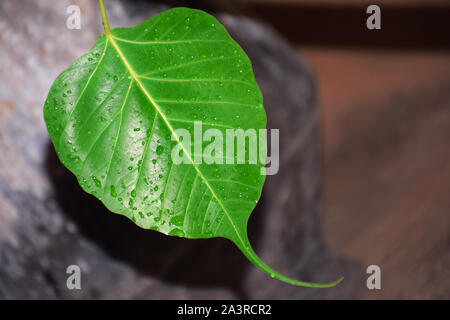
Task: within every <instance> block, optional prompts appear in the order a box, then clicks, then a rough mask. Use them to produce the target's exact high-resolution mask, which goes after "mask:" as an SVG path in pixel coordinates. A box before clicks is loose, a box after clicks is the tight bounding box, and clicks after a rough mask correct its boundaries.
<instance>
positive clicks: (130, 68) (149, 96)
mask: <svg viewBox="0 0 450 320" xmlns="http://www.w3.org/2000/svg"><path fill="white" fill-rule="evenodd" d="M106 36H107V38H108V40H109V41H110V42H111V43H112V45H113V46H114V49H115V50H116V51H117V54H118V55H119V57H120V59H121V60H122V62H123V64H124V65H125V67H126V68H127V70H128V72H129V73H130V75H131V77H132V78H133V80H134V81H136V83H137V84H138V86H139V87H140V88H141V90H142V92H143V93H144V94H145V96H146V97H147V99H148V100H149V101H150V103H151V104H152V105H153V107H154V108H155V110H156V111H157V112H158V113H159V115H160V116H161V118H162V119H163V121H164V123H165V124H166V125H167V127H168V128H169V130H170V132H171V133H172V134H173V136H174V138H175V140H176V141H177V143H178V144H179V145H180V147H181V149H182V150H183V152H184V153H185V154H186V156H187V158H188V159H189V161H190V162H191V164H192V166H193V167H194V169H195V170H196V171H197V174H198V175H199V176H200V177H201V178H202V180H203V182H204V183H205V185H206V186H207V187H208V189H209V191H210V192H211V194H212V195H213V197H214V198H215V199H216V200H217V202H218V203H219V205H220V207H221V208H222V210H223V212H224V213H225V215H226V216H227V218H228V220H229V221H230V224H231V226H232V227H233V229H234V231H235V232H236V235H237V237H238V239H239V241H240V242H241V243H242V245H243V247H244V248H247V245H246V244H245V241H244V240H243V239H242V238H241V235H240V234H239V232H238V230H237V228H236V225H235V224H234V222H233V220H232V219H231V216H230V214H229V213H228V211H227V210H226V208H225V207H224V205H223V203H222V201H220V199H219V198H218V197H217V195H216V193H215V192H214V190H213V189H212V188H211V185H210V184H209V183H208V180H207V179H206V178H205V176H204V175H203V173H202V172H201V171H200V169H199V168H198V167H197V166H196V165H195V163H194V161H193V160H192V158H191V155H190V154H189V152H188V151H187V150H186V149H185V148H184V146H183V144H182V143H181V141H180V139H179V138H178V136H177V134H176V133H175V130H174V129H173V128H172V126H171V124H170V122H169V120H168V119H167V118H166V116H165V114H164V113H163V112H162V111H161V109H160V108H159V106H158V104H157V103H156V102H155V100H154V99H153V98H152V96H151V95H150V94H149V93H148V91H147V89H146V88H145V87H144V85H143V84H142V82H141V81H140V79H139V76H138V75H137V74H136V72H134V70H133V68H132V67H131V65H130V63H129V62H128V60H127V59H126V58H125V56H124V54H123V53H122V50H120V48H119V46H118V45H117V43H116V41H115V39H114V36H113V35H112V34H111V33H110V32H106ZM205 214H206V213H205Z"/></svg>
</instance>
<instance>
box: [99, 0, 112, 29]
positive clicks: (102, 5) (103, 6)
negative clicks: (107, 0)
mask: <svg viewBox="0 0 450 320" xmlns="http://www.w3.org/2000/svg"><path fill="white" fill-rule="evenodd" d="M98 5H99V6H100V11H101V13H102V20H103V27H104V28H105V32H106V35H107V36H109V35H110V34H111V29H110V28H109V22H108V17H107V16H106V10H105V5H104V4H103V0H98Z"/></svg>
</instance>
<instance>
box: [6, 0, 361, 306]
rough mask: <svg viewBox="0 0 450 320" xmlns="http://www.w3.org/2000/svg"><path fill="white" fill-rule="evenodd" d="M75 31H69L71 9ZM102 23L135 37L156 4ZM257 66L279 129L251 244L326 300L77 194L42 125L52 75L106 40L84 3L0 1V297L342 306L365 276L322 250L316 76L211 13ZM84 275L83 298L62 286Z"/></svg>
mask: <svg viewBox="0 0 450 320" xmlns="http://www.w3.org/2000/svg"><path fill="white" fill-rule="evenodd" d="M73 3H75V4H78V5H80V7H81V10H82V29H81V30H68V29H67V28H66V27H65V19H66V17H67V15H66V13H65V10H66V8H67V6H68V5H69V4H73ZM107 3H108V8H107V9H108V14H109V17H110V23H111V25H112V26H113V27H114V26H132V25H135V24H137V23H138V22H139V21H142V20H144V19H146V18H148V17H150V16H151V15H152V14H155V13H156V12H159V11H161V10H163V9H165V6H163V5H155V4H152V5H150V4H145V3H140V2H121V1H108V2H107ZM219 18H220V20H221V21H222V22H223V23H224V24H225V25H226V26H227V28H228V29H229V30H230V32H231V34H232V35H233V37H234V38H235V39H236V40H237V41H238V42H239V43H240V44H241V45H242V46H243V48H244V49H245V50H246V52H247V53H248V54H249V56H250V59H251V60H252V62H253V65H254V69H255V74H256V78H257V81H258V83H259V84H260V87H261V89H262V91H263V94H264V97H265V107H266V110H267V114H268V119H269V128H281V131H280V153H281V164H280V172H279V174H278V175H275V176H270V177H268V179H267V182H266V185H265V187H264V192H263V196H262V199H261V201H260V203H259V205H258V207H257V208H256V209H255V211H254V213H253V214H252V218H251V220H250V223H249V228H250V230H249V234H250V239H251V242H252V243H253V246H254V247H255V250H256V251H257V252H258V253H259V254H260V256H261V257H262V258H263V260H264V261H266V262H267V263H268V264H269V265H270V266H272V267H274V268H275V269H276V270H278V271H280V272H281V273H285V274H287V275H290V276H293V277H295V278H298V279H302V280H308V281H327V282H328V281H332V280H335V279H336V277H338V276H340V275H345V276H346V280H345V281H344V282H343V283H342V284H341V285H340V286H338V287H337V288H333V289H329V290H318V289H304V288H298V287H294V286H290V285H287V284H284V283H281V282H279V281H277V280H272V279H271V278H270V277H268V276H267V275H266V274H265V273H263V272H261V271H259V270H258V269H257V268H256V267H254V266H253V265H251V264H250V263H249V262H247V260H246V259H245V257H244V256H243V255H242V254H241V253H240V252H239V250H238V249H237V248H235V247H234V246H233V245H232V244H231V243H230V242H228V241H226V240H224V239H211V240H186V239H179V238H172V237H168V236H165V235H162V234H159V233H158V232H153V231H146V230H142V229H140V228H138V227H137V226H135V225H134V224H133V223H132V222H131V221H129V220H127V219H126V218H124V217H122V216H119V215H115V214H112V213H111V212H108V211H107V210H106V209H105V208H104V207H103V205H102V204H101V203H100V202H99V201H97V200H96V199H95V198H93V197H92V196H90V195H88V194H85V193H84V192H83V191H82V190H81V188H80V187H79V186H78V185H77V182H76V179H75V178H74V177H73V175H72V174H71V173H70V172H69V171H68V170H67V169H65V168H64V167H63V166H62V165H61V164H60V162H59V161H58V160H57V157H56V155H55V152H54V150H53V147H52V146H51V144H50V141H49V137H48V135H47V133H46V129H45V125H44V122H43V117H42V106H43V103H44V101H45V98H46V94H47V92H48V90H49V88H50V86H51V84H52V81H53V80H54V79H55V78H56V76H57V75H58V74H59V73H60V72H61V71H62V70H64V68H66V67H67V66H68V65H69V64H70V63H71V62H72V61H73V60H74V59H75V58H76V57H78V56H80V55H81V54H83V53H84V52H85V51H87V50H88V49H89V48H90V46H91V45H92V44H93V43H94V41H95V40H96V38H97V36H98V35H99V34H100V33H101V32H102V29H101V24H100V20H99V13H98V9H97V8H96V2H94V1H82V0H79V1H74V0H72V1H58V2H57V3H55V1H51V0H39V1H31V0H29V1H13V0H6V1H2V2H0V43H1V44H2V45H1V46H0V56H1V59H0V298H2V299H14V298H25V299H30V298H31V299H34V298H44V299H55V298H65V299H72V298H125V299H128V298H150V299H166V298H175V299H176V298H209V299H214V298H224V299H228V298H274V299H277V298H284V299H286V298H287V299H298V298H350V297H355V296H358V290H359V289H355V288H357V287H360V284H361V283H362V282H359V285H358V286H357V285H356V283H357V281H363V280H362V275H363V270H362V268H361V267H360V266H359V265H357V264H354V263H352V262H349V261H347V260H344V259H342V258H340V257H338V256H337V255H336V254H333V253H332V252H330V251H329V250H328V249H327V248H326V247H325V246H324V245H323V242H322V241H321V237H320V234H319V232H318V227H317V221H316V213H317V211H318V209H319V206H320V183H321V182H320V181H321V174H320V172H321V167H320V166H321V162H320V156H319V146H320V143H319V137H318V128H317V127H318V108H317V102H316V92H315V90H316V89H315V88H316V87H315V82H314V77H313V75H312V73H311V71H310V69H309V68H308V66H307V64H306V63H305V62H304V61H303V60H301V59H299V58H298V54H297V53H296V52H295V51H294V50H292V49H291V48H290V47H289V45H288V44H287V43H286V42H285V41H284V40H283V39H282V38H280V36H278V35H277V34H276V33H275V32H274V31H273V30H272V29H271V28H270V27H268V26H266V25H264V24H261V23H259V22H255V21H252V20H249V19H246V18H242V17H235V16H230V15H219ZM71 264H77V265H79V266H80V267H81V269H82V271H83V274H82V290H78V291H77V290H73V291H71V290H68V289H67V288H66V278H67V274H66V272H65V271H66V268H67V266H68V265H71Z"/></svg>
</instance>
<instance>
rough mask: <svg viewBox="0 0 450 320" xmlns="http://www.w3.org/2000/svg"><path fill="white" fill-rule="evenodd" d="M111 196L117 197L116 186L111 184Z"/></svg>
mask: <svg viewBox="0 0 450 320" xmlns="http://www.w3.org/2000/svg"><path fill="white" fill-rule="evenodd" d="M111 197H113V198H115V197H117V192H116V187H115V186H111Z"/></svg>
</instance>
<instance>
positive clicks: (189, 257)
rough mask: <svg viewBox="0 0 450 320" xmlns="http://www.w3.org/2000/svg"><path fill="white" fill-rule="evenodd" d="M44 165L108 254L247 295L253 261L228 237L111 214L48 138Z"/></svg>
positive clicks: (173, 277) (160, 273)
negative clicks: (148, 226) (164, 228)
mask: <svg viewBox="0 0 450 320" xmlns="http://www.w3.org/2000/svg"><path fill="white" fill-rule="evenodd" d="M47 149H48V150H47V158H46V170H47V172H48V175H49V178H50V181H51V182H52V184H53V189H54V192H55V199H56V201H57V203H58V205H59V206H60V208H61V211H62V212H63V213H64V214H65V215H66V216H67V218H68V219H69V220H72V221H73V222H74V223H75V224H76V225H77V227H78V229H79V231H80V233H81V234H82V235H83V236H84V237H86V238H87V239H88V240H90V241H92V242H94V243H95V244H96V245H97V246H98V247H100V248H101V249H103V250H104V251H105V252H106V253H107V254H108V255H109V256H110V257H111V258H113V259H116V260H119V261H121V262H124V263H125V264H127V265H129V266H130V267H132V268H133V269H135V270H136V271H138V272H141V273H143V274H145V275H148V276H150V277H152V278H153V277H154V278H158V279H159V280H161V281H163V282H167V283H171V284H176V285H183V286H191V287H194V286H195V287H225V288H229V289H231V290H232V291H233V292H234V293H235V294H236V295H237V296H238V297H239V298H241V299H245V298H247V294H246V293H245V292H244V290H243V288H242V281H243V279H244V278H245V276H246V270H247V268H250V267H252V266H251V265H250V263H249V262H248V261H247V259H246V258H245V256H244V255H243V254H242V253H241V252H240V251H239V249H238V248H237V247H236V246H235V245H234V244H233V243H232V242H231V241H229V240H227V239H223V238H214V239H199V240H191V239H183V238H176V237H171V236H166V235H164V234H162V233H159V232H156V231H152V230H145V229H142V228H140V227H138V226H137V225H135V224H134V223H133V222H132V221H131V220H129V219H128V218H126V217H124V216H121V215H118V214H114V213H112V212H111V211H109V210H108V209H106V208H105V207H104V205H103V204H102V203H101V201H100V200H98V199H96V198H95V197H94V196H92V195H90V194H88V193H86V192H84V191H83V190H82V188H81V186H80V185H79V184H78V181H77V180H76V178H75V176H74V175H73V174H72V173H71V172H70V171H69V170H68V169H67V168H65V167H64V166H63V165H62V164H61V162H60V161H59V159H58V158H57V155H56V153H55V151H54V148H53V145H52V144H51V143H50V142H49V144H48V148H47ZM263 208H264V204H263V199H261V201H260V202H259V204H258V206H257V207H256V208H255V210H254V211H253V213H252V216H251V217H252V218H251V220H250V221H251V223H249V230H248V232H249V237H250V239H252V245H253V246H254V247H255V248H257V242H258V241H257V239H258V238H259V235H260V230H261V225H262V223H263V222H262V220H263V219H264V214H263Z"/></svg>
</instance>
